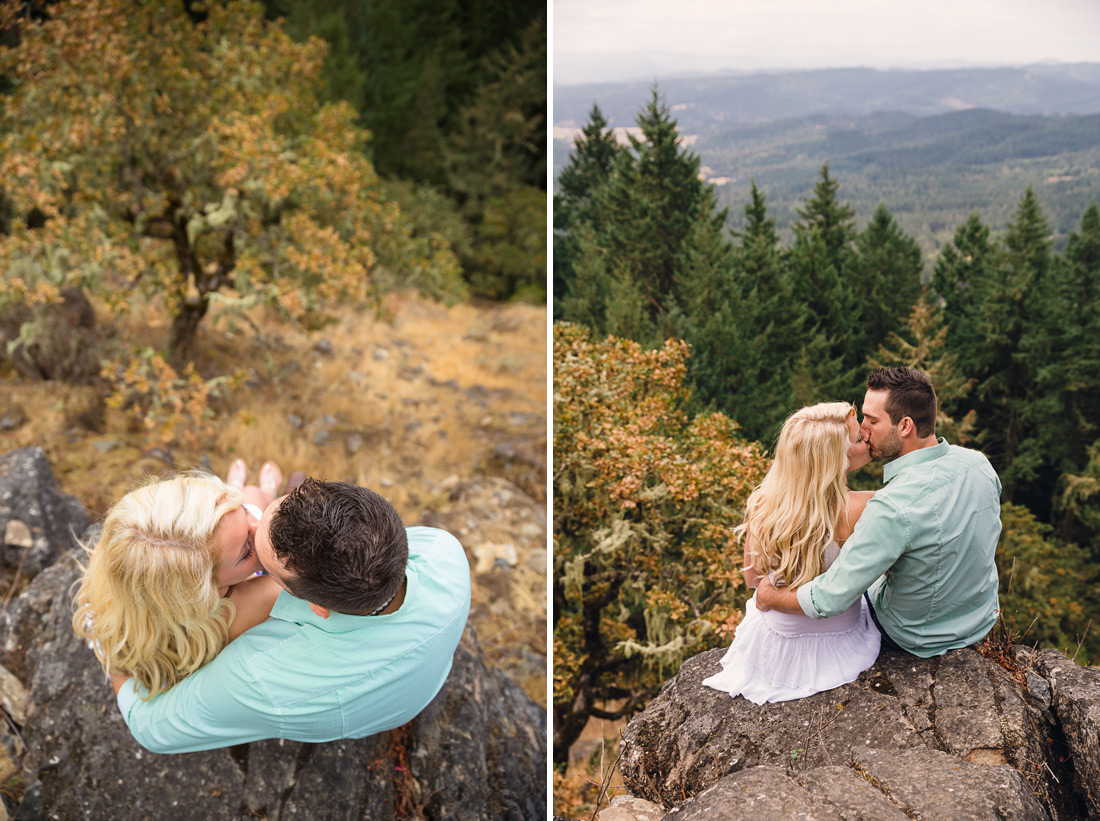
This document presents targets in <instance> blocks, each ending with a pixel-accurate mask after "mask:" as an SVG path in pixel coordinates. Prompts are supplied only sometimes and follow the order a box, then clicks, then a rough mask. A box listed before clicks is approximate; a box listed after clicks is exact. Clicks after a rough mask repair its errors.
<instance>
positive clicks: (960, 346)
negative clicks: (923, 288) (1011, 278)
mask: <svg viewBox="0 0 1100 821" xmlns="http://www.w3.org/2000/svg"><path fill="white" fill-rule="evenodd" d="M998 256H999V253H998V250H997V248H996V246H995V245H994V244H993V242H992V240H991V239H990V232H989V228H988V226H986V225H984V224H983V223H982V221H981V218H980V217H979V216H978V214H977V212H974V213H972V214H971V215H970V216H969V217H968V218H967V220H966V222H965V223H963V224H962V225H960V226H959V227H958V228H957V229H956V231H955V236H954V238H953V239H952V242H951V244H949V245H947V246H946V247H945V248H944V249H943V250H942V252H941V253H940V256H939V258H938V259H937V260H936V264H935V267H934V268H933V271H932V287H933V288H934V290H935V291H936V293H937V294H938V295H939V296H940V298H941V299H943V316H944V322H945V323H946V324H947V349H948V350H949V351H951V352H952V353H954V354H955V355H957V356H958V358H959V368H960V369H961V370H962V372H963V373H965V374H967V375H968V376H971V377H979V376H980V375H981V373H980V371H981V370H982V367H983V363H982V361H981V353H980V351H979V348H980V346H981V345H982V344H983V343H984V340H983V337H982V335H981V333H980V330H979V327H978V318H979V315H980V314H981V311H982V302H983V301H984V299H985V292H986V290H987V289H989V288H991V287H993V280H994V276H995V275H994V270H995V268H996V265H997V259H998Z"/></svg>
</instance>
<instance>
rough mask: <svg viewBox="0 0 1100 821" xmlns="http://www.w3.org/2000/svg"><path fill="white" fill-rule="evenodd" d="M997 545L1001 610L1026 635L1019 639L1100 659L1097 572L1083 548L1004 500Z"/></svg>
mask: <svg viewBox="0 0 1100 821" xmlns="http://www.w3.org/2000/svg"><path fill="white" fill-rule="evenodd" d="M1001 524H1002V528H1003V529H1002V532H1001V539H1000V541H999V542H998V544H997V571H998V573H999V575H1000V579H1001V584H1000V597H1001V609H1002V611H1003V615H1004V619H1005V622H1006V624H1008V626H1009V627H1010V628H1012V629H1013V630H1014V631H1015V632H1017V633H1021V634H1024V635H1023V638H1022V639H1021V643H1024V644H1036V643H1037V644H1038V645H1039V646H1040V647H1053V648H1055V649H1058V650H1062V651H1064V652H1066V653H1067V654H1068V655H1071V656H1072V655H1074V652H1075V651H1076V649H1077V645H1078V642H1081V650H1080V653H1078V655H1077V661H1078V662H1079V663H1081V664H1088V663H1090V662H1095V661H1096V660H1097V659H1098V658H1100V632H1098V630H1097V628H1100V625H1098V624H1092V626H1091V627H1090V626H1089V625H1090V622H1092V621H1093V620H1094V619H1095V617H1096V614H1097V613H1098V612H1100V609H1098V607H1100V600H1098V599H1097V596H1096V592H1095V587H1096V581H1097V577H1098V575H1100V574H1098V572H1097V567H1096V565H1095V564H1090V561H1089V558H1090V557H1089V554H1088V552H1087V551H1085V550H1084V549H1082V548H1081V547H1079V546H1077V545H1075V544H1071V543H1067V542H1064V541H1062V540H1060V539H1056V538H1054V537H1053V536H1052V535H1051V528H1050V526H1049V525H1044V524H1042V523H1041V522H1039V520H1038V519H1036V518H1035V516H1034V515H1033V514H1032V513H1031V512H1030V511H1028V510H1027V509H1026V508H1023V507H1020V506H1018V505H1014V504H1011V503H1009V502H1005V503H1004V504H1002V505H1001ZM1086 631H1087V632H1086Z"/></svg>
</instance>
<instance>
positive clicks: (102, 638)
mask: <svg viewBox="0 0 1100 821" xmlns="http://www.w3.org/2000/svg"><path fill="white" fill-rule="evenodd" d="M241 501H242V497H241V491H240V490H239V489H237V488H234V487H231V486H229V485H227V484H225V483H224V482H222V481H221V479H218V478H217V477H215V476H211V475H209V474H202V473H191V474H183V475H179V476H175V477H173V478H171V479H168V480H164V481H157V482H153V483H152V484H148V485H145V486H144V487H140V488H138V489H137V490H133V491H131V492H129V493H127V494H126V495H125V496H123V497H122V499H120V500H119V501H118V502H116V503H115V504H114V506H112V507H111V509H110V510H109V511H108V513H107V517H106V519H105V520H104V522H103V530H102V532H101V534H100V536H99V538H98V540H97V541H96V543H95V546H94V547H93V548H92V549H88V548H87V547H85V550H86V551H87V552H88V566H87V567H85V568H84V572H83V575H82V577H81V579H80V580H79V582H78V584H79V587H78V589H77V591H76V593H75V595H74V605H75V608H76V612H75V614H74V615H73V629H74V630H75V631H76V632H77V634H78V635H80V636H83V637H84V638H87V639H89V640H90V642H91V644H92V649H93V650H94V651H95V654H96V657H97V658H98V659H99V662H100V664H102V665H103V669H104V670H105V671H106V672H107V673H108V674H110V673H128V674H130V675H132V676H133V677H134V678H135V679H137V681H138V682H139V683H140V684H142V685H143V686H144V687H146V688H147V689H148V691H149V693H148V696H144V698H147V699H148V698H152V697H153V696H155V695H156V694H157V693H159V692H161V691H163V690H167V689H168V688H169V687H171V686H172V685H173V684H175V683H176V682H177V681H180V680H181V679H183V678H186V677H187V676H189V675H190V674H191V673H193V672H195V671H196V670H198V669H199V668H200V667H202V666H203V665H205V664H208V663H209V662H210V661H211V660H213V658H214V657H215V656H216V655H217V654H218V653H220V652H221V651H222V649H223V648H224V647H225V645H226V644H227V643H228V641H229V622H230V620H231V619H232V617H233V613H234V606H233V604H232V602H230V601H229V599H225V598H222V597H221V596H220V595H219V592H218V587H217V585H216V583H215V581H214V575H215V573H216V572H217V564H218V559H219V554H218V546H217V543H216V541H215V539H214V530H215V529H216V528H217V526H218V523H219V522H220V521H221V519H222V517H223V516H224V515H225V514H226V513H229V512H230V511H232V510H235V509H237V508H238V507H240V505H241Z"/></svg>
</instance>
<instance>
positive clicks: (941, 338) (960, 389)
mask: <svg viewBox="0 0 1100 821" xmlns="http://www.w3.org/2000/svg"><path fill="white" fill-rule="evenodd" d="M900 366H906V367H909V368H916V369H918V370H921V371H924V372H925V373H926V374H928V378H929V379H931V380H932V385H933V386H934V387H935V389H936V398H937V400H939V407H938V410H937V414H936V434H937V435H938V436H942V437H944V438H945V439H947V441H948V442H950V443H951V444H953V445H962V446H969V445H970V444H971V436H972V431H973V429H974V420H975V417H976V413H975V412H974V411H973V410H971V411H969V412H967V413H966V415H965V416H963V417H962V418H961V419H958V420H956V419H955V418H954V417H953V416H952V411H953V409H955V408H957V407H959V406H960V404H961V403H962V402H963V401H964V400H965V399H966V398H967V396H968V395H969V394H970V391H971V389H972V388H973V387H974V380H973V379H967V378H966V377H965V376H964V375H963V374H962V372H961V371H960V369H959V366H958V356H956V355H955V354H953V353H951V352H950V351H949V350H948V349H947V326H946V325H945V324H944V322H943V316H942V312H941V311H940V310H939V309H938V308H937V307H936V306H935V305H933V304H932V302H931V301H930V300H929V296H928V293H927V292H925V293H922V294H921V297H920V300H919V301H918V302H917V304H916V305H914V306H913V310H912V312H911V313H910V314H909V318H908V319H907V320H906V324H905V328H903V329H899V330H898V331H891V332H890V334H889V336H888V337H887V339H886V341H885V342H884V343H883V344H882V345H880V346H879V349H878V352H877V353H876V354H875V355H874V356H869V357H867V368H868V370H873V369H875V368H896V367H900Z"/></svg>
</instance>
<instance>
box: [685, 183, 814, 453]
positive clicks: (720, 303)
mask: <svg viewBox="0 0 1100 821" xmlns="http://www.w3.org/2000/svg"><path fill="white" fill-rule="evenodd" d="M691 247H692V251H691V255H690V258H689V263H688V267H687V277H686V278H685V287H684V288H683V292H684V301H685V305H684V308H685V317H684V323H683V333H682V335H683V337H684V339H686V340H687V341H688V342H689V343H690V344H691V346H692V357H691V360H690V362H689V372H690V374H691V377H692V381H693V382H694V385H695V395H694V397H695V401H696V404H697V405H698V406H713V407H715V408H717V409H718V410H720V411H721V412H722V413H724V414H725V415H727V416H729V417H730V418H733V419H736V420H737V422H738V424H739V425H741V427H742V429H743V430H744V431H745V435H746V436H748V437H749V438H750V439H755V440H758V441H762V442H766V443H768V442H772V441H774V439H775V436H776V435H777V433H778V428H779V426H780V425H781V424H782V421H783V419H784V418H786V416H787V414H789V413H790V412H791V411H792V410H794V409H795V408H794V405H795V400H794V399H793V398H792V397H793V390H792V385H791V370H792V367H793V366H794V363H795V362H796V361H797V360H798V359H799V357H800V356H801V354H802V351H803V350H805V349H808V350H811V351H813V354H812V356H813V358H815V359H816V358H817V357H818V356H819V354H820V350H819V348H820V346H817V347H815V344H816V340H815V339H812V338H811V339H805V338H802V337H801V336H800V335H799V334H798V333H792V332H791V329H792V328H801V327H802V326H804V325H805V317H804V308H803V306H802V305H800V304H799V303H798V302H797V301H796V300H794V299H793V297H792V293H791V284H790V281H789V279H788V277H787V272H786V269H785V267H784V265H783V259H782V255H781V253H780V248H779V235H778V233H777V232H776V230H775V220H774V219H772V218H770V217H769V216H768V212H767V204H766V201H765V197H764V194H763V193H762V192H761V191H760V189H759V188H757V186H756V183H755V182H753V183H752V189H751V194H750V200H749V202H748V203H746V205H745V228H744V230H743V231H741V232H740V233H738V235H737V243H736V244H735V245H734V246H732V247H730V246H729V245H728V244H727V243H725V242H724V241H721V242H719V238H718V237H717V236H716V235H714V234H713V233H711V234H710V235H709V239H708V238H706V237H701V238H699V239H698V240H696V241H693V243H692V246H691Z"/></svg>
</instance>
